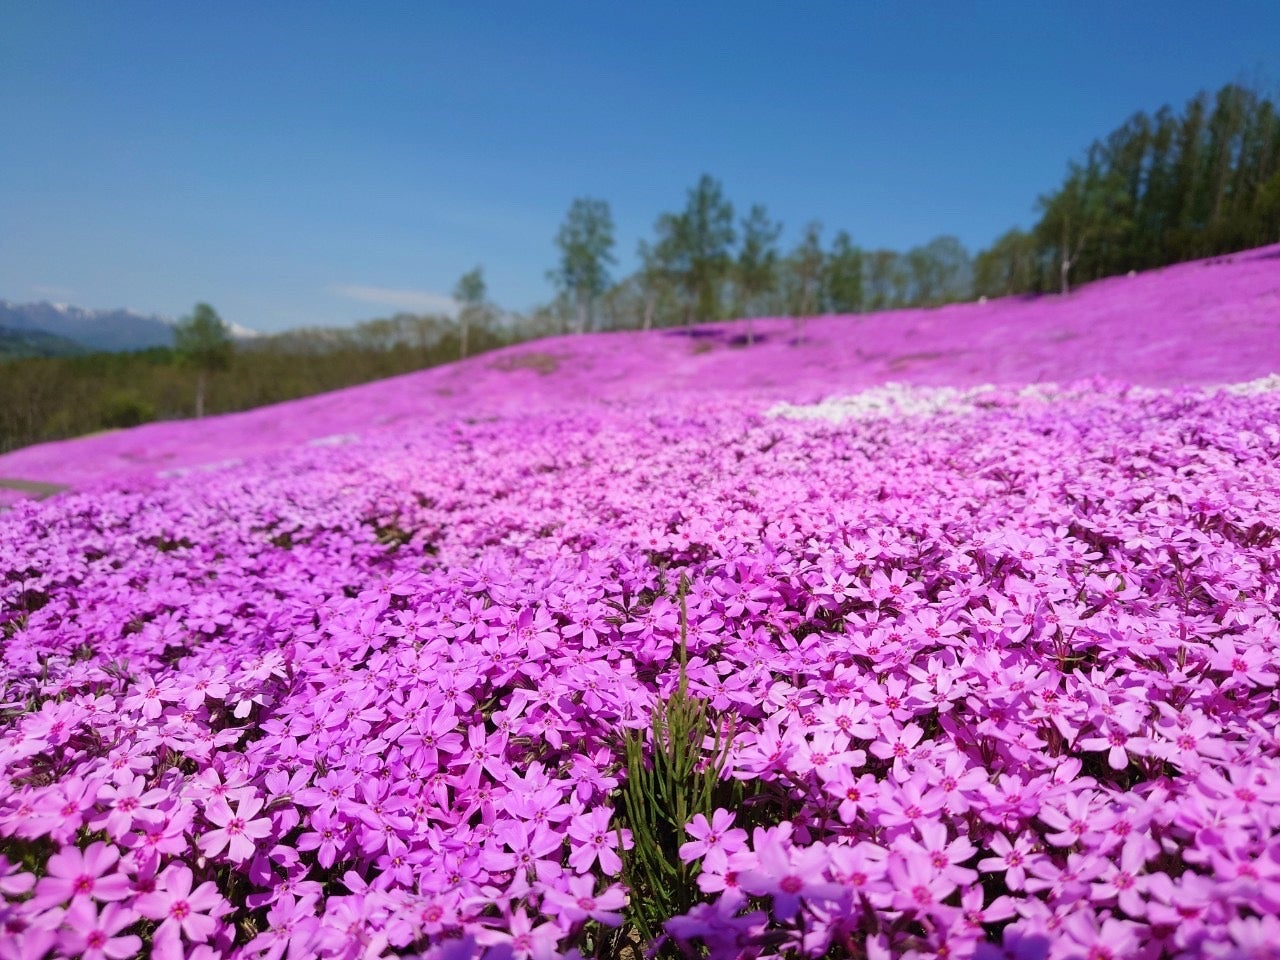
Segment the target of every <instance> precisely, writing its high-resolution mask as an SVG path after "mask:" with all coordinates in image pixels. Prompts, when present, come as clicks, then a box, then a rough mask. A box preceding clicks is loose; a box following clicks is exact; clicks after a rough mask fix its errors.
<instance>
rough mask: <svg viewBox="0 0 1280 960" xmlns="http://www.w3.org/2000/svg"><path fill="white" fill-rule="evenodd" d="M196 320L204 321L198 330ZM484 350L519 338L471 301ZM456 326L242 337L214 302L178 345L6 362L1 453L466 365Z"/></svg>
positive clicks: (438, 319) (421, 320)
mask: <svg viewBox="0 0 1280 960" xmlns="http://www.w3.org/2000/svg"><path fill="white" fill-rule="evenodd" d="M197 319H198V321H199V322H198V324H194V325H193V324H192V321H193V320H197ZM469 319H470V320H471V327H470V329H469V330H468V331H467V338H468V341H469V343H468V349H469V350H470V351H472V352H475V353H480V352H484V351H488V350H493V349H496V348H497V347H501V346H505V345H507V344H510V343H513V342H515V340H516V338H517V336H518V331H517V330H516V329H515V328H514V327H511V326H504V325H501V324H499V323H497V322H496V320H497V314H496V311H493V310H492V309H491V308H489V307H488V306H487V305H486V304H483V303H481V304H479V305H473V307H472V310H471V312H470V314H469ZM461 340H462V336H461V333H460V329H459V325H458V323H457V320H456V319H451V318H449V317H444V316H418V315H413V314H407V313H403V314H397V315H396V316H393V317H389V318H380V319H375V320H369V321H366V322H364V323H360V324H357V325H356V326H354V327H349V328H341V329H329V328H312V329H297V330H290V331H287V332H285V333H279V334H275V335H271V336H262V337H257V338H254V339H252V340H239V341H236V340H233V339H232V338H231V336H230V332H229V330H228V329H227V326H226V324H225V323H224V322H223V321H222V319H221V318H220V317H218V315H217V314H216V312H215V311H213V309H212V308H211V307H208V306H207V305H205V304H199V305H197V307H196V309H195V311H193V314H192V315H191V316H190V317H187V318H184V320H183V321H182V322H181V323H179V325H178V329H177V335H176V336H175V345H174V347H172V348H171V347H153V348H151V349H148V350H141V351H134V352H129V353H88V354H81V355H78V356H70V357H32V358H24V359H21V360H8V361H4V360H0V453H3V452H5V451H8V450H14V449H17V448H18V447H23V446H27V445H29V444H33V443H42V442H45V441H50V440H60V439H63V438H66V437H73V436H80V435H82V434H86V433H94V432H96V431H99V430H109V429H116V428H121V427H132V426H136V425H138V424H142V423H147V422H149V421H153V420H178V419H185V418H188V417H194V416H199V415H202V414H218V413H231V412H234V411H238V410H248V409H251V408H253V407H260V406H264V405H266V404H271V403H279V402H281V401H284V400H293V399H297V398H298V397H305V396H310V395H312V394H316V393H324V392H326V391H329V390H338V389H340V388H342V387H350V386H354V385H356V384H360V383H367V382H369V381H371V380H379V379H382V378H385V377H392V376H396V375H398V374H402V373H410V372H412V371H414V370H421V369H423V368H425V367H431V366H437V365H439V364H443V363H448V362H450V361H452V360H456V359H458V356H459V355H460V353H461V351H462V343H461Z"/></svg>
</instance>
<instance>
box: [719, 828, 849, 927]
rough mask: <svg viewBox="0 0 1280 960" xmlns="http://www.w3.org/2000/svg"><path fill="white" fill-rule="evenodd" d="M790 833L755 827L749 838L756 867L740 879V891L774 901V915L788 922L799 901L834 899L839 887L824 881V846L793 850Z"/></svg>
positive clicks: (826, 859)
mask: <svg viewBox="0 0 1280 960" xmlns="http://www.w3.org/2000/svg"><path fill="white" fill-rule="evenodd" d="M790 833H791V831H790V830H784V829H782V828H773V829H764V828H757V829H756V831H755V834H754V835H753V836H752V844H751V846H752V849H753V851H754V853H755V857H756V864H757V866H756V868H755V869H752V870H747V871H744V872H743V873H742V875H741V877H740V878H739V883H740V884H741V886H742V889H743V890H745V891H746V892H747V893H750V894H752V895H754V896H758V897H762V896H769V897H772V898H773V915H774V917H775V918H776V919H778V920H781V921H788V920H791V919H792V918H793V917H794V916H795V915H796V913H797V912H798V911H799V909H800V902H801V900H819V901H822V900H836V899H839V897H840V896H841V893H842V887H841V885H840V884H838V883H836V882H834V881H832V880H828V879H827V873H828V871H829V870H830V867H831V857H830V855H829V854H828V852H827V848H826V846H825V845H824V844H820V843H817V844H813V845H811V846H808V847H795V846H793V845H792V843H791V837H790Z"/></svg>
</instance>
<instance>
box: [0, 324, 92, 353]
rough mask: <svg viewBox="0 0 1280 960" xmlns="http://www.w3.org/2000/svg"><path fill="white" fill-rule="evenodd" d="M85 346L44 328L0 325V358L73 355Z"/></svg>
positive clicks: (80, 351)
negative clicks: (34, 328) (47, 331)
mask: <svg viewBox="0 0 1280 960" xmlns="http://www.w3.org/2000/svg"><path fill="white" fill-rule="evenodd" d="M84 352H85V348H84V347H83V346H81V345H80V344H79V343H77V342H76V341H74V340H72V339H70V338H68V337H60V336H58V335H57V334H54V333H46V332H45V331H43V330H17V329H14V328H12V327H5V326H0V360H15V359H20V358H23V357H71V356H75V355H76V354H78V353H84Z"/></svg>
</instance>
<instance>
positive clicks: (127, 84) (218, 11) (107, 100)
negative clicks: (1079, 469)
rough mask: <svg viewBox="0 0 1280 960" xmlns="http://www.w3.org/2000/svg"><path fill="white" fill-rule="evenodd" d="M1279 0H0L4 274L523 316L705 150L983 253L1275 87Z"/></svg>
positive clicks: (291, 313) (177, 294) (357, 308)
mask: <svg viewBox="0 0 1280 960" xmlns="http://www.w3.org/2000/svg"><path fill="white" fill-rule="evenodd" d="M1277 39H1280V3H1277V2H1274V0H1267V2H1229V0H1215V2H1212V3H1208V2H1204V0H1199V2H1181V0H1163V2H1158V3H1155V2H1135V0H1123V2H1122V0H1116V2H1107V3H1100V2H1089V0H1075V2H1071V3H1066V2H1052V3H1050V2H1037V0H1017V2H1007V3H994V2H992V3H977V2H936V3H910V2H899V3H889V2H869V0H868V2H862V0H845V2H838V3H819V2H811V3H804V4H796V3H751V2H743V0H739V2H730V3H688V2H683V3H674V2H673V3H666V2H658V0H653V2H645V3H633V4H621V3H619V4H614V3H600V2H595V3H586V2H583V3H577V2H574V3H570V2H558V0H538V2H523V3H514V2H513V3H482V2H469V3H428V2H414V3H379V2H363V3H355V2H352V3H345V4H338V3H323V2H283V0H273V2H271V3H262V2H261V0H256V2H252V3H250V2H238V0H219V2H217V3H207V4H191V3H173V2H141V0H123V2H119V3H105V2H103V3H97V2H93V3H79V2H78V3H60V2H54V0H41V2H39V3H28V2H24V0H0V122H2V123H3V144H4V145H3V147H2V148H0V297H3V298H7V299H9V300H17V301H26V300H38V299H50V300H55V301H69V302H71V303H75V304H77V305H80V306H85V307H118V306H127V307H130V308H132V309H136V310H141V311H143V312H147V313H152V312H154V313H160V314H165V315H169V316H177V315H180V314H182V313H184V312H186V311H188V310H190V308H191V306H192V304H194V303H195V302H196V301H198V300H204V301H208V302H209V303H212V304H213V305H214V306H215V307H216V308H217V309H218V310H219V312H220V313H221V314H222V316H223V317H224V318H225V319H227V320H230V321H234V322H237V323H240V324H243V325H245V326H248V327H252V328H255V329H259V330H279V329H285V328H288V327H294V326H300V325H311V324H316V325H334V324H344V323H351V322H354V321H357V320H361V319H366V318H369V317H373V316H386V315H389V314H391V313H393V312H395V311H396V310H397V309H401V308H407V309H412V310H422V309H429V308H430V307H431V306H433V305H436V304H440V303H442V302H444V300H445V298H446V297H447V294H448V293H449V291H450V290H451V289H452V288H453V285H454V283H455V282H456V280H457V278H458V277H459V276H460V275H461V274H462V273H463V272H464V271H466V270H468V269H470V268H471V267H473V266H475V265H476V264H481V265H483V267H484V270H485V276H486V279H487V281H488V284H489V292H490V296H491V298H492V299H493V300H494V301H495V302H497V303H498V304H500V305H501V306H503V307H505V308H507V309H511V310H517V311H524V310H528V309H530V308H532V307H533V306H534V305H535V304H537V303H540V302H545V301H546V300H548V299H550V297H551V292H552V291H551V288H550V285H549V284H548V282H547V280H546V276H545V275H546V272H547V270H548V269H550V268H551V267H552V266H554V264H555V257H556V251H555V247H554V242H553V240H554V236H555V233H556V231H557V229H558V227H559V225H560V222H561V221H562V219H563V217H564V214H565V212H566V210H567V209H568V207H569V204H570V202H571V201H572V200H573V199H574V198H575V197H579V196H591V197H598V198H603V199H605V200H608V201H609V203H610V205H611V207H612V210H613V215H614V220H615V223H616V225H617V238H618V248H617V252H618V256H619V261H620V262H619V265H618V272H619V273H624V272H627V271H629V270H630V269H631V268H632V267H633V266H634V263H635V258H634V252H635V247H636V243H637V241H638V240H640V239H641V238H644V237H649V236H651V233H652V228H653V223H654V220H655V219H656V218H657V216H658V215H659V214H660V213H662V212H664V211H675V210H678V209H680V208H681V207H682V206H683V204H684V199H685V193H686V191H687V190H688V188H689V187H690V186H691V185H692V184H693V183H694V182H695V181H696V180H697V179H698V177H699V176H700V175H701V174H702V173H704V172H706V173H710V174H712V175H713V176H715V177H717V178H718V179H720V181H721V182H722V184H723V186H724V189H725V193H726V195H727V196H728V198H729V199H730V200H732V201H733V202H734V204H735V207H736V208H737V209H738V211H739V213H740V214H741V213H745V212H746V209H747V208H748V207H749V206H750V204H752V203H756V202H759V203H764V204H765V205H766V206H767V207H768V209H769V212H770V213H771V214H772V215H773V216H774V217H776V218H778V219H780V220H782V221H783V223H784V224H785V225H786V231H785V232H784V235H783V243H784V245H789V244H791V243H794V242H795V241H796V239H797V238H798V236H799V233H800V231H801V229H802V227H803V225H804V224H805V223H806V222H808V221H810V220H820V221H821V222H822V223H823V224H824V225H825V226H826V230H825V233H824V238H825V239H827V240H829V239H830V238H831V236H832V235H833V234H834V233H835V231H836V230H838V229H847V230H848V231H849V232H850V233H851V234H852V236H853V238H854V240H855V242H857V243H859V244H860V245H862V246H865V247H879V246H887V247H893V248H897V249H906V248H908V247H911V246H913V245H915V244H919V243H924V242H926V241H928V240H929V239H930V238H932V237H934V236H937V235H939V234H944V233H950V234H954V235H956V236H958V237H959V238H960V239H961V240H962V241H963V242H964V243H965V244H966V246H968V247H969V248H970V250H977V249H979V248H981V247H982V246H985V245H986V244H988V243H990V242H991V240H993V239H994V238H995V237H996V236H998V235H999V234H1000V233H1002V232H1003V231H1004V230H1006V229H1008V228H1009V227H1011V226H1023V227H1026V226H1029V225H1030V224H1031V223H1032V222H1033V221H1034V211H1035V200H1036V197H1037V196H1038V195H1039V194H1041V193H1043V192H1045V191H1046V190H1049V189H1051V188H1053V187H1054V186H1055V185H1056V184H1057V183H1058V182H1059V181H1060V179H1061V177H1062V175H1063V172H1064V170H1065V167H1066V163H1067V161H1068V160H1069V159H1072V158H1076V157H1079V156H1081V155H1082V153H1083V151H1084V149H1085V147H1087V145H1088V144H1089V142H1090V141H1091V140H1093V139H1094V138H1096V137H1100V136H1103V135H1105V134H1106V133H1108V132H1109V131H1110V130H1112V129H1113V128H1114V127H1116V126H1118V125H1119V124H1120V123H1121V122H1122V121H1123V120H1124V119H1125V118H1126V117H1127V116H1129V115H1130V114H1131V113H1133V112H1134V111H1136V110H1139V109H1144V110H1154V109H1155V108H1157V107H1159V106H1160V105H1161V104H1163V103H1171V104H1173V105H1174V106H1176V107H1178V108H1180V107H1181V106H1182V104H1183V103H1184V102H1185V101H1186V100H1187V99H1188V98H1189V97H1190V96H1192V95H1193V94H1194V93H1195V92H1196V91H1198V90H1200V89H1210V90H1215V89H1217V88H1218V87H1220V86H1221V85H1222V84H1224V83H1227V82H1230V81H1244V82H1248V83H1251V84H1254V85H1255V86H1257V87H1258V88H1260V89H1262V90H1263V91H1264V92H1268V93H1271V94H1272V95H1274V94H1275V93H1276V92H1277V91H1278V90H1280V52H1278V51H1280V43H1277Z"/></svg>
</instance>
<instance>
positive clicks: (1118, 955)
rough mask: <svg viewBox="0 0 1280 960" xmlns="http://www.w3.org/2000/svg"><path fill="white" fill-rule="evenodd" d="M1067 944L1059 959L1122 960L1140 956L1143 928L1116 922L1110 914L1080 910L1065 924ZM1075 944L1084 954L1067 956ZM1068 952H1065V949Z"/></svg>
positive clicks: (1125, 921)
mask: <svg viewBox="0 0 1280 960" xmlns="http://www.w3.org/2000/svg"><path fill="white" fill-rule="evenodd" d="M1061 930H1062V934H1063V938H1064V941H1065V942H1063V943H1062V944H1061V945H1060V946H1059V948H1058V950H1060V951H1061V952H1060V953H1059V952H1058V951H1055V954H1054V955H1055V956H1063V957H1079V958H1080V960H1122V958H1125V957H1132V956H1136V955H1137V952H1138V948H1139V947H1140V946H1141V942H1142V941H1141V935H1142V932H1143V928H1142V927H1141V926H1140V925H1139V924H1137V923H1133V922H1131V921H1128V920H1117V919H1113V918H1112V917H1111V916H1110V915H1108V914H1107V913H1105V912H1104V913H1101V914H1099V913H1095V912H1094V911H1093V910H1089V909H1077V910H1074V911H1072V912H1071V914H1070V915H1069V916H1068V917H1067V918H1066V919H1065V920H1063V921H1062V927H1061ZM1069 944H1074V945H1075V946H1076V947H1077V948H1079V951H1080V952H1078V953H1077V952H1074V951H1073V952H1067V950H1069V949H1070V947H1069ZM1064 947H1065V948H1067V949H1065V950H1064V949H1062V948H1064Z"/></svg>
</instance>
